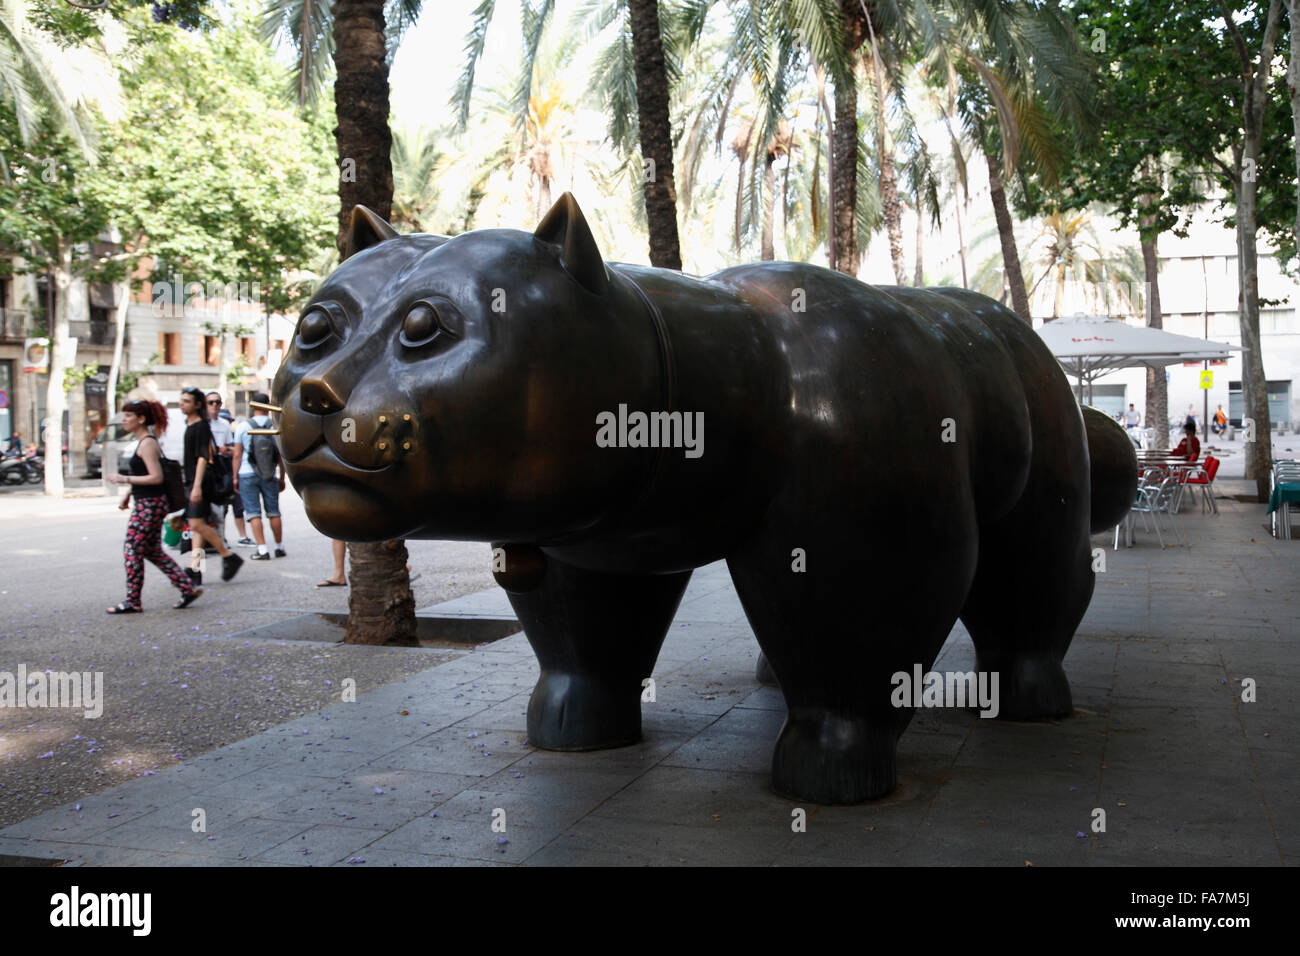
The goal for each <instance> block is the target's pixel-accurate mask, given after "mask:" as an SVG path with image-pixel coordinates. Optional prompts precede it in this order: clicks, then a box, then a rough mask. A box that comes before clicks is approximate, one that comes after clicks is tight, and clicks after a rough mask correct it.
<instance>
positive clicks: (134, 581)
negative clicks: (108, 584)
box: [125, 495, 194, 607]
mask: <svg viewBox="0 0 1300 956" xmlns="http://www.w3.org/2000/svg"><path fill="white" fill-rule="evenodd" d="M166 516H167V498H166V497H165V496H163V495H159V496H158V497H156V498H136V499H135V501H134V503H133V505H132V509H131V520H130V522H129V523H128V524H127V526H126V547H125V557H126V603H127V604H128V605H130V606H131V607H139V606H140V589H141V587H143V585H144V562H145V559H146V558H147V559H148V560H150V561H152V562H153V563H154V566H155V567H157V568H158V570H159V571H161V572H162V573H163V574H165V575H167V579H168V580H169V581H171V583H172V584H174V585H176V587H177V588H178V589H179V590H180V592H181V594H189V593H190V592H191V591H193V590H194V585H193V584H192V583H191V582H190V579H189V578H188V577H186V576H185V572H184V571H182V570H181V569H180V566H179V565H178V564H177V563H176V562H175V561H173V560H172V559H171V558H169V557H167V555H166V554H164V553H163V549H162V524H163V518H165V517H166Z"/></svg>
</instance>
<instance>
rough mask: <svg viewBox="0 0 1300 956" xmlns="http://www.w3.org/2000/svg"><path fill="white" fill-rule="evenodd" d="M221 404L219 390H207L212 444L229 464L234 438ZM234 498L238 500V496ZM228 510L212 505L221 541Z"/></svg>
mask: <svg viewBox="0 0 1300 956" xmlns="http://www.w3.org/2000/svg"><path fill="white" fill-rule="evenodd" d="M223 404H225V403H224V401H223V399H222V398H221V393H220V392H208V395H207V414H208V427H209V428H210V429H212V444H213V445H215V446H216V449H217V454H218V455H220V456H221V457H222V458H224V459H225V460H226V464H227V465H229V464H230V463H231V456H232V455H234V453H235V448H234V442H235V439H234V435H233V433H232V430H231V427H230V420H229V418H226V417H223V416H222V412H225V409H224V408H222V407H221V406H222V405H223ZM226 414H227V415H228V414H229V413H228V412H227V413H226ZM231 474H232V475H233V474H234V472H233V471H231ZM234 500H235V501H238V500H239V499H238V496H236V497H235V499H234ZM229 510H230V509H229V507H227V506H226V505H216V504H214V505H213V506H212V526H213V527H214V528H216V530H217V534H219V535H221V540H222V541H225V540H226V512H227V511H229Z"/></svg>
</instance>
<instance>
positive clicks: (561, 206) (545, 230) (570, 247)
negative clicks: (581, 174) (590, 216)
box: [533, 193, 609, 295]
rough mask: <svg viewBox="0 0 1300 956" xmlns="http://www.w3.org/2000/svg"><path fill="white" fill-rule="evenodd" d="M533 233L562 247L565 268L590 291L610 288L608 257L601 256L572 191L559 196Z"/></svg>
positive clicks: (561, 252) (601, 293)
mask: <svg viewBox="0 0 1300 956" xmlns="http://www.w3.org/2000/svg"><path fill="white" fill-rule="evenodd" d="M533 235H534V236H536V237H537V238H538V239H540V240H542V241H543V242H553V243H555V244H556V245H558V246H559V247H560V261H561V262H563V263H564V268H565V269H567V270H568V272H569V275H571V276H573V278H574V279H576V280H577V281H578V283H579V284H580V285H581V286H582V287H583V288H584V289H586V290H587V291H588V292H591V293H594V294H596V295H604V294H605V292H606V290H608V289H609V276H608V275H607V274H606V272H605V260H604V259H602V258H601V257H600V249H599V248H597V246H596V239H595V237H594V236H593V235H592V234H591V227H589V226H588V225H587V219H586V217H585V216H583V214H582V210H581V209H579V208H578V201H577V200H576V199H574V198H573V194H572V193H565V194H564V195H563V196H561V197H560V198H559V199H558V200H556V203H555V205H554V206H552V207H551V211H550V212H548V213H547V214H546V216H545V217H544V218H543V219H542V221H541V223H540V224H539V225H538V226H537V231H536V232H534V233H533Z"/></svg>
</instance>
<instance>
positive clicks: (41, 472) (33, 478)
mask: <svg viewBox="0 0 1300 956" xmlns="http://www.w3.org/2000/svg"><path fill="white" fill-rule="evenodd" d="M25 464H26V465H27V483H28V484H29V485H43V484H45V456H44V455H41V454H40V453H36V454H33V455H31V456H30V457H29V458H28V459H27V461H26V463H25Z"/></svg>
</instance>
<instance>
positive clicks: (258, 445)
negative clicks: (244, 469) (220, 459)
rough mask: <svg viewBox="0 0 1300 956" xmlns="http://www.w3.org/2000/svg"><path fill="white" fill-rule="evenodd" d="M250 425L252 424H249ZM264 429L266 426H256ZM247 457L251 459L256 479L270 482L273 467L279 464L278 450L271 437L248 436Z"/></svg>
mask: <svg viewBox="0 0 1300 956" xmlns="http://www.w3.org/2000/svg"><path fill="white" fill-rule="evenodd" d="M250 424H253V423H252V422H250ZM257 427H258V428H266V427H267V426H266V425H258V426H257ZM248 437H249V442H248V457H249V458H250V459H252V462H253V471H254V472H255V473H256V475H257V477H259V478H261V479H263V480H266V481H270V480H273V479H274V478H275V467H276V465H278V464H279V463H280V449H279V447H278V446H277V445H276V444H275V436H273V435H249V436H248Z"/></svg>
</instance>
